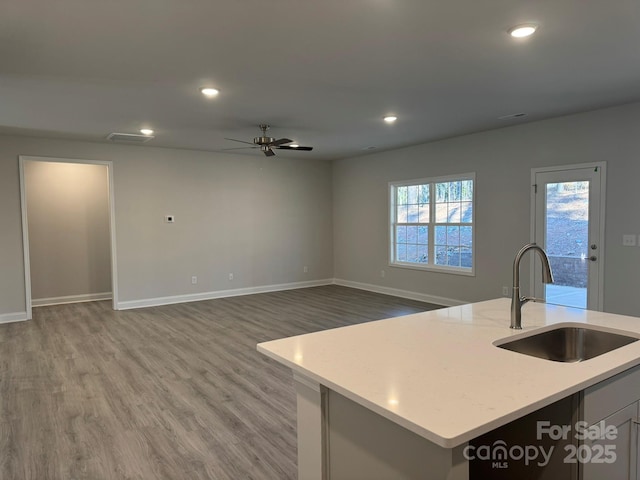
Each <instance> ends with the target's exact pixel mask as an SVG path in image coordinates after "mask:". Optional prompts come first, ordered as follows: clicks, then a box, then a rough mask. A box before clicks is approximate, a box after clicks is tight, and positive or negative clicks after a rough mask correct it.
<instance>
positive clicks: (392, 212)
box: [387, 172, 477, 277]
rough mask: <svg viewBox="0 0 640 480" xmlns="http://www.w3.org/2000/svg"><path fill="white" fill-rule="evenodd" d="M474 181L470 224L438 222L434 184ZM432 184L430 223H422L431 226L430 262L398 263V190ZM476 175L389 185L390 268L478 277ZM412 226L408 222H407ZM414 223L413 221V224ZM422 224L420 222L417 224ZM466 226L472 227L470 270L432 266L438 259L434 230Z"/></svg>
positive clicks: (429, 241) (390, 183)
mask: <svg viewBox="0 0 640 480" xmlns="http://www.w3.org/2000/svg"><path fill="white" fill-rule="evenodd" d="M465 180H471V181H472V182H473V192H472V196H471V205H472V212H471V222H451V223H449V222H447V223H436V221H435V219H436V202H435V184H436V183H445V182H458V181H465ZM426 184H429V185H430V187H429V222H428V223H422V225H426V226H428V227H429V233H428V235H429V240H428V253H429V256H428V259H429V263H424V264H423V263H413V262H400V261H398V260H396V248H395V246H396V243H395V227H396V225H397V208H396V199H397V194H396V192H397V189H398V188H399V187H408V186H414V185H426ZM476 190H477V188H476V174H475V172H471V173H462V174H456V175H445V176H440V177H428V178H419V179H411V180H402V181H393V182H389V190H388V194H389V203H388V206H389V212H388V213H389V215H388V225H387V226H388V229H389V230H388V232H389V236H388V241H389V244H388V259H389V264H388V265H389V266H390V267H398V268H407V269H411V270H424V271H432V272H439V273H449V274H454V275H463V276H471V277H474V276H475V271H476V269H475V267H476ZM407 223H409V222H407ZM411 223H414V222H411ZM418 223H420V222H418ZM439 225H440V226H444V225H447V226H449V225H451V226H467V225H470V226H471V227H472V229H471V268H469V267H456V266H449V265H435V264H434V263H433V261H434V259H435V241H434V240H435V227H436V226H439Z"/></svg>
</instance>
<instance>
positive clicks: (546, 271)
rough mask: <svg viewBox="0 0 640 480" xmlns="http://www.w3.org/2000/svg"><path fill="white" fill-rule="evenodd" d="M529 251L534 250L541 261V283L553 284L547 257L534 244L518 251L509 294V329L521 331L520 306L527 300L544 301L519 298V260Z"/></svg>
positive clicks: (529, 244)
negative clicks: (511, 288) (511, 289)
mask: <svg viewBox="0 0 640 480" xmlns="http://www.w3.org/2000/svg"><path fill="white" fill-rule="evenodd" d="M529 250H534V251H535V252H536V253H537V254H538V256H539V257H540V260H541V261H542V282H543V283H553V274H552V273H551V267H550V266H549V257H547V254H546V253H545V252H544V250H543V249H542V248H540V247H539V246H538V245H536V244H535V243H528V244H526V245H525V246H524V247H522V248H521V249H520V251H519V252H518V253H517V254H516V258H515V260H514V261H513V291H512V292H511V328H515V329H516V330H521V329H522V306H523V305H524V304H525V303H527V302H528V301H529V300H534V301H542V302H543V301H544V300H541V299H539V298H533V297H521V296H520V260H522V257H523V256H524V254H525V253H527V252H528V251H529Z"/></svg>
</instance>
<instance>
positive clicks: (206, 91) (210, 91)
mask: <svg viewBox="0 0 640 480" xmlns="http://www.w3.org/2000/svg"><path fill="white" fill-rule="evenodd" d="M200 91H201V92H202V94H203V95H204V96H205V97H209V98H212V97H215V96H216V95H218V94H219V93H220V91H219V90H218V89H217V88H213V87H202V88H201V89H200Z"/></svg>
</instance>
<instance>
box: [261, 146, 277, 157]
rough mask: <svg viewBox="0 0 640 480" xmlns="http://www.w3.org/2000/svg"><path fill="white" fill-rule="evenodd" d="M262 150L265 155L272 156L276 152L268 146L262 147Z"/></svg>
mask: <svg viewBox="0 0 640 480" xmlns="http://www.w3.org/2000/svg"><path fill="white" fill-rule="evenodd" d="M262 151H263V152H264V154H265V155H266V156H267V157H273V156H274V155H275V154H276V152H274V151H273V150H271V149H270V148H265V149H263V150H262Z"/></svg>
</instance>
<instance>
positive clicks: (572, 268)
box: [531, 162, 606, 310]
mask: <svg viewBox="0 0 640 480" xmlns="http://www.w3.org/2000/svg"><path fill="white" fill-rule="evenodd" d="M605 168H606V165H605V163H604V162H600V163H593V164H582V165H573V166H563V167H547V168H540V169H533V170H532V174H531V176H532V185H533V190H532V232H533V241H535V242H536V243H537V244H538V245H540V246H542V247H543V248H544V249H545V251H546V252H547V255H548V256H549V262H550V264H551V269H552V271H553V276H554V283H553V284H543V283H542V279H541V274H540V271H539V269H538V267H535V266H534V268H533V270H532V272H533V273H532V276H533V285H534V294H535V296H536V297H538V298H544V299H545V300H546V302H547V303H552V304H555V305H564V306H568V307H577V308H588V309H590V310H601V309H602V304H603V300H602V299H603V278H604V276H603V271H604V268H603V267H604V256H603V251H604V248H603V247H604V194H605Z"/></svg>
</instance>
